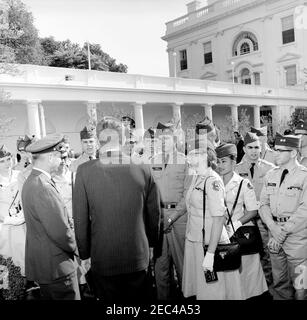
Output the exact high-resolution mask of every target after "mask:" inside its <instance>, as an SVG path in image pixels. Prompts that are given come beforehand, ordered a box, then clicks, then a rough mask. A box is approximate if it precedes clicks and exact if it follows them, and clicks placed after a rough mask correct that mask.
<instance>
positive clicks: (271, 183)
mask: <svg viewBox="0 0 307 320" xmlns="http://www.w3.org/2000/svg"><path fill="white" fill-rule="evenodd" d="M268 187H276V183H273V182H268Z"/></svg>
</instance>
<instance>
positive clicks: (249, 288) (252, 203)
mask: <svg viewBox="0 0 307 320" xmlns="http://www.w3.org/2000/svg"><path fill="white" fill-rule="evenodd" d="M215 151H216V155H217V158H218V170H217V171H218V173H219V174H220V175H221V176H222V178H223V182H224V185H225V191H226V199H225V200H226V205H227V207H228V212H229V213H230V214H232V222H233V228H232V226H231V225H230V224H229V223H228V225H227V231H228V236H229V238H231V237H232V236H233V234H234V232H235V231H236V230H237V229H239V228H240V227H241V226H242V225H249V226H250V225H254V221H253V218H255V217H256V215H257V212H258V203H257V200H256V194H255V191H254V187H253V186H252V184H251V183H250V181H249V180H248V179H244V178H242V177H240V176H239V175H238V174H237V173H235V172H234V168H235V165H236V157H237V148H236V146H235V145H234V144H224V145H220V146H219V147H217V148H216V149H215ZM238 193H239V195H238ZM237 195H238V201H237V204H236V206H235V208H233V206H234V202H235V199H236V197H237ZM244 208H246V210H244ZM233 209H234V211H233V213H232V210H233ZM239 270H240V279H241V289H242V293H243V296H244V299H248V298H251V297H255V296H259V295H261V294H263V293H264V292H266V291H267V290H268V286H267V284H266V281H265V276H264V273H263V270H262V266H261V263H260V256H259V253H256V254H249V255H243V256H242V265H241V267H240V269H239Z"/></svg>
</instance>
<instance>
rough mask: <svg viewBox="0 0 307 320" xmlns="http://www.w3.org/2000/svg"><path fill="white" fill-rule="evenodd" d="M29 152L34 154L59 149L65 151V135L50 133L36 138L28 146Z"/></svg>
mask: <svg viewBox="0 0 307 320" xmlns="http://www.w3.org/2000/svg"><path fill="white" fill-rule="evenodd" d="M26 151H27V152H31V153H32V154H41V153H48V152H52V151H59V152H61V153H64V152H65V151H66V150H65V148H64V136H63V135H62V134H61V133H54V134H48V135H47V136H45V137H43V138H42V139H39V140H36V141H35V142H33V143H31V144H30V145H28V146H27V147H26Z"/></svg>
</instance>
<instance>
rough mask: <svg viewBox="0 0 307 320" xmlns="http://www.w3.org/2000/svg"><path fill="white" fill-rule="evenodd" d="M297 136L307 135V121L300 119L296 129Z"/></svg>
mask: <svg viewBox="0 0 307 320" xmlns="http://www.w3.org/2000/svg"><path fill="white" fill-rule="evenodd" d="M294 133H295V134H307V120H306V121H304V120H303V119H300V120H299V121H298V124H297V125H296V127H295V129H294Z"/></svg>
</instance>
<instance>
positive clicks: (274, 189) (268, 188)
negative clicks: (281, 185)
mask: <svg viewBox="0 0 307 320" xmlns="http://www.w3.org/2000/svg"><path fill="white" fill-rule="evenodd" d="M266 192H267V194H269V195H272V194H275V193H276V187H267V188H266Z"/></svg>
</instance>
